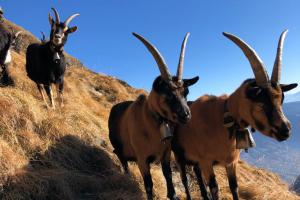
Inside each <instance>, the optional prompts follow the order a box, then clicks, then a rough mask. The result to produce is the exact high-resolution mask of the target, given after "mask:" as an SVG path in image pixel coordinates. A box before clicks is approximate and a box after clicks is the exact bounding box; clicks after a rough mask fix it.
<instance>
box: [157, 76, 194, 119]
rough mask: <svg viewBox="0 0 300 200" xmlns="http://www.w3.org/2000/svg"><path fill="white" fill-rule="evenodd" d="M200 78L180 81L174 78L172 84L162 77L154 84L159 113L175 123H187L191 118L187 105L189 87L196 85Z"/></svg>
mask: <svg viewBox="0 0 300 200" xmlns="http://www.w3.org/2000/svg"><path fill="white" fill-rule="evenodd" d="M198 79H199V77H198V76H197V77H194V78H192V79H183V80H182V81H178V80H177V78H176V77H173V79H172V81H171V82H170V83H167V82H166V81H164V80H163V79H162V78H161V77H160V76H159V77H158V78H156V79H155V81H154V83H153V91H154V92H155V93H156V95H155V104H156V105H155V107H156V110H157V112H158V113H159V114H160V115H161V116H162V117H163V118H165V119H167V120H169V121H172V122H174V123H187V122H188V121H189V120H190V118H191V112H190V109H189V107H188V105H187V100H186V98H187V95H188V93H189V90H188V87H189V86H191V85H193V84H195V83H196V82H197V81H198Z"/></svg>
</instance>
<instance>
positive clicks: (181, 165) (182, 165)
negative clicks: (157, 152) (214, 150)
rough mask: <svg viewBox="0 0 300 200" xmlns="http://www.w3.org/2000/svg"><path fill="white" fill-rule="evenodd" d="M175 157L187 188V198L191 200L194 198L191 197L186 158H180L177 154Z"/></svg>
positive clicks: (182, 180)
mask: <svg viewBox="0 0 300 200" xmlns="http://www.w3.org/2000/svg"><path fill="white" fill-rule="evenodd" d="M175 157H176V162H177V165H178V166H179V170H180V177H181V182H182V184H183V186H184V189H185V194H186V199H187V200H191V199H192V198H191V194H190V191H189V186H188V180H187V176H186V163H185V160H184V158H179V157H178V156H175Z"/></svg>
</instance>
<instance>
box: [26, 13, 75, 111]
mask: <svg viewBox="0 0 300 200" xmlns="http://www.w3.org/2000/svg"><path fill="white" fill-rule="evenodd" d="M51 9H52V10H53V12H54V14H55V21H54V20H53V19H52V17H51V15H50V13H49V23H50V25H51V32H50V40H49V41H48V42H46V43H34V44H31V45H29V46H28V48H27V52H26V71H27V75H28V77H29V78H30V79H31V80H32V81H34V82H35V83H36V84H37V87H38V90H39V92H40V93H41V95H42V97H43V100H44V102H45V103H46V105H47V107H48V104H47V102H46V99H45V96H44V92H43V88H44V89H45V91H46V93H47V96H48V97H49V100H50V102H51V106H52V108H53V109H54V108H55V105H54V100H53V92H52V87H51V85H52V84H55V86H56V91H57V95H58V98H59V104H60V106H61V107H62V106H63V88H64V73H65V69H66V58H65V55H64V50H63V47H64V45H65V44H66V42H67V39H68V35H69V33H74V32H75V31H76V30H77V26H73V27H68V25H69V23H70V22H71V21H72V19H74V18H75V17H76V16H78V15H79V14H74V15H71V16H70V17H69V18H68V19H67V20H66V21H65V22H60V19H59V14H58V12H57V11H56V10H55V9H54V8H51Z"/></svg>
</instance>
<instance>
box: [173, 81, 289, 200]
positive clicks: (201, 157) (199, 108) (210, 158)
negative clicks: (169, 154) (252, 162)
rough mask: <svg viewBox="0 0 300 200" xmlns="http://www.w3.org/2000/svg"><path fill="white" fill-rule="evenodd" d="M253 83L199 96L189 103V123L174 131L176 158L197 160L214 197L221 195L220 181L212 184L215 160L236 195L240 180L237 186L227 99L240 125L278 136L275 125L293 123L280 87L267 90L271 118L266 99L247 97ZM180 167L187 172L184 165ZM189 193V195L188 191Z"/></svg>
mask: <svg viewBox="0 0 300 200" xmlns="http://www.w3.org/2000/svg"><path fill="white" fill-rule="evenodd" d="M251 87H256V85H255V81H254V80H248V81H245V82H244V83H243V84H242V85H241V86H240V87H239V88H238V89H237V90H236V91H235V92H234V93H233V94H231V95H230V96H227V95H224V96H220V97H211V96H207V95H205V96H202V97H200V98H199V99H197V100H196V101H195V102H193V103H192V104H191V105H190V110H191V113H192V116H193V117H192V119H191V120H190V121H189V122H188V123H187V124H184V125H179V126H178V128H177V129H176V131H175V132H176V134H175V138H174V140H173V141H174V145H173V150H174V152H175V156H176V159H177V162H178V163H179V164H181V166H183V165H185V163H193V164H196V165H195V166H196V167H197V166H199V167H200V169H201V171H202V176H203V178H204V181H205V182H206V183H207V184H208V185H209V186H210V192H211V193H212V197H213V199H218V187H217V183H216V184H215V185H213V184H212V186H211V185H210V182H214V181H215V178H214V177H215V175H214V171H213V165H214V164H215V163H218V164H221V165H222V166H224V167H226V170H227V175H228V179H229V182H230V181H233V183H230V187H231V189H232V193H233V196H234V199H238V196H237V183H236V186H234V185H235V183H234V181H236V168H237V163H238V161H239V157H240V150H238V149H236V140H235V137H232V138H230V137H229V132H228V130H227V128H226V127H224V125H223V115H224V112H225V109H224V108H225V102H226V101H227V108H228V110H229V112H230V114H231V115H232V116H233V117H234V119H235V120H236V121H237V122H238V123H239V124H240V125H241V124H245V122H246V124H249V125H250V126H252V127H254V128H255V129H258V130H259V131H261V132H262V133H263V134H265V135H267V136H269V137H273V138H275V139H278V137H277V136H276V135H275V133H273V130H274V126H276V127H280V126H281V124H282V123H285V124H287V127H289V128H290V124H289V122H288V120H287V119H286V117H285V116H284V114H283V112H282V107H281V104H282V98H283V96H282V90H281V87H280V86H273V87H272V88H268V89H267V90H266V91H264V92H265V93H266V94H268V97H269V99H270V100H271V104H272V106H273V111H272V118H273V119H272V121H271V122H270V120H268V117H267V116H266V114H265V112H264V111H263V109H262V105H263V103H261V102H255V101H253V100H251V99H249V97H247V91H248V90H249V89H250V88H251ZM257 121H258V122H260V123H261V124H262V125H263V129H261V127H258V126H257V123H256V122H257ZM276 134H277V135H278V134H280V133H276ZM182 164H183V165H182ZM181 170H182V171H183V172H184V169H181ZM182 175H183V174H182ZM183 176H185V174H184V175H183ZM215 182H216V181H215ZM201 192H202V190H201ZM235 195H236V196H235ZM187 196H188V198H190V197H189V192H188V191H187Z"/></svg>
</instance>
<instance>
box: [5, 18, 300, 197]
mask: <svg viewBox="0 0 300 200" xmlns="http://www.w3.org/2000/svg"><path fill="white" fill-rule="evenodd" d="M6 23H7V24H8V25H9V26H10V27H12V28H13V29H20V27H17V26H15V25H13V24H12V23H10V22H6ZM78 34H80V33H78ZM35 40H36V39H35V38H34V37H33V36H32V35H31V34H30V33H29V32H26V34H25V35H23V36H22V37H21V39H20V41H19V42H20V44H21V45H20V46H19V48H18V52H19V53H16V52H13V55H12V56H13V63H12V65H11V66H10V67H9V75H10V77H11V78H12V80H13V81H14V86H10V87H0V199H5V200H15V199H38V200H43V199H64V200H68V199H70V200H71V199H75V200H76V199H81V200H82V199H83V200H92V199H101V200H102V199H107V200H113V199H126V200H127V199H129V200H131V199H132V200H138V199H145V197H144V193H143V184H142V180H141V177H140V175H139V172H138V168H137V166H136V165H134V164H132V165H130V170H131V171H132V173H133V176H132V177H130V176H127V175H123V174H122V173H121V172H120V168H119V163H118V162H117V159H116V157H115V156H114V155H113V153H112V147H111V145H110V143H109V140H108V130H107V118H108V114H109V110H110V108H111V106H112V105H113V104H115V103H117V102H120V101H123V100H131V99H135V98H136V97H137V96H138V95H139V94H141V93H145V91H143V90H137V89H134V88H132V87H130V86H129V85H127V84H126V83H124V82H123V81H120V80H117V79H115V78H113V77H109V76H105V75H101V74H96V73H94V72H91V71H90V70H88V69H87V68H85V67H84V66H82V64H81V63H80V62H78V61H77V59H74V58H72V57H69V67H68V69H67V73H66V76H65V79H66V81H65V82H66V84H65V93H64V94H65V95H64V96H65V99H66V102H65V107H64V108H62V109H57V110H55V111H53V110H47V109H46V107H45V105H44V103H43V101H42V99H41V97H40V96H39V94H38V91H37V89H36V86H35V85H34V84H33V82H32V81H30V80H29V79H28V78H27V77H26V73H25V69H24V64H25V60H24V50H25V48H26V45H28V44H29V43H30V42H32V41H35ZM71 43H72V40H70V41H69V44H67V45H72V44H71ZM149 84H151V83H149ZM173 167H174V166H173ZM174 171H176V168H174ZM152 175H153V182H154V187H155V194H157V199H165V197H166V189H165V182H164V179H163V176H162V173H161V172H160V168H159V166H154V167H153V169H152ZM217 178H218V181H219V183H220V188H221V195H222V199H224V200H227V199H228V200H229V199H231V195H230V193H229V187H228V186H227V180H226V178H225V172H224V170H222V169H220V168H217ZM238 179H239V185H240V195H241V197H242V198H241V199H247V200H249V199H250V200H252V199H253V200H259V199H263V200H266V199H269V200H272V199H276V200H280V199H282V200H284V199H289V200H296V199H300V198H299V197H298V196H296V195H295V194H293V193H291V192H289V191H288V186H287V185H286V184H285V183H283V182H282V181H281V180H280V178H279V177H278V176H277V175H275V174H273V173H270V172H268V171H266V170H264V169H258V168H255V167H252V166H250V165H248V164H247V163H244V162H241V163H240V166H239V176H238ZM174 182H175V185H176V190H177V191H178V194H180V196H181V197H182V198H183V197H184V193H183V187H182V186H181V183H180V178H179V173H178V172H177V171H176V172H175V173H174ZM191 188H192V193H193V196H197V197H198V198H199V196H198V192H197V191H198V190H197V187H196V186H195V182H192V183H191Z"/></svg>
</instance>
